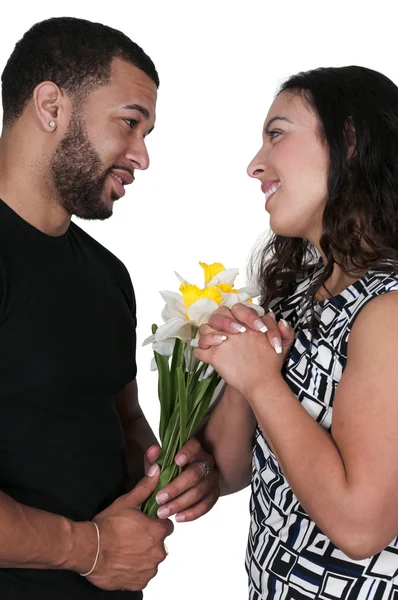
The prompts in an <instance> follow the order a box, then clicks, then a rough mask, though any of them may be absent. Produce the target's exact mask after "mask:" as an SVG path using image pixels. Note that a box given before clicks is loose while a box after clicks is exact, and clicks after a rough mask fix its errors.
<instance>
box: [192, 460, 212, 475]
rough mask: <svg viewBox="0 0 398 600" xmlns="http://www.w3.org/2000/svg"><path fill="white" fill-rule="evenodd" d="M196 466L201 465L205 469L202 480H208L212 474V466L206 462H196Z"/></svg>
mask: <svg viewBox="0 0 398 600" xmlns="http://www.w3.org/2000/svg"><path fill="white" fill-rule="evenodd" d="M195 464H197V465H200V466H201V467H202V469H203V477H202V479H206V477H207V476H208V474H209V473H210V465H209V463H208V462H206V461H205V460H196V461H195Z"/></svg>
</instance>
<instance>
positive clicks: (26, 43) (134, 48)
mask: <svg viewBox="0 0 398 600" xmlns="http://www.w3.org/2000/svg"><path fill="white" fill-rule="evenodd" d="M116 57H118V58H122V59H124V60H126V61H128V62H130V63H132V64H133V65H135V66H136V67H138V68H139V69H141V70H142V71H144V73H146V74H147V75H148V76H149V77H150V78H151V79H152V80H153V81H154V82H155V84H156V86H157V87H158V86H159V76H158V74H157V71H156V68H155V65H154V64H153V62H152V60H151V59H150V58H149V56H147V55H146V54H145V52H144V51H143V50H142V48H140V46H138V45H137V44H136V43H134V42H132V41H131V40H130V39H129V38H128V37H127V36H126V35H124V33H121V32H120V31H118V30H116V29H112V28H111V27H108V26H106V25H102V24H101V23H92V22H91V21H86V20H84V19H75V18H72V17H61V18H53V19H47V20H46V21H41V22H40V23H36V24H35V25H33V27H31V29H29V31H27V32H26V33H25V34H24V36H23V37H22V39H21V40H20V41H19V42H18V43H17V44H16V46H15V48H14V51H13V53H12V54H11V56H10V58H9V59H8V62H7V64H6V67H5V69H4V71H3V74H2V77H1V81H2V100H3V125H4V126H5V127H8V126H10V125H12V124H13V123H14V122H15V121H16V120H17V119H18V118H19V117H20V116H21V115H22V113H23V111H24V108H25V106H26V104H27V103H28V101H29V100H30V98H31V97H32V94H33V91H34V89H35V87H36V86H37V85H38V84H39V83H41V82H42V81H52V82H54V83H56V84H57V85H58V86H59V87H60V88H61V89H64V90H66V92H67V93H69V94H71V95H75V96H76V97H77V98H78V99H80V100H81V99H83V98H84V97H85V96H86V95H87V94H88V93H90V92H91V91H93V90H94V89H96V88H98V87H100V86H102V85H106V83H107V82H108V81H109V78H110V74H111V63H112V60H113V59H114V58H116Z"/></svg>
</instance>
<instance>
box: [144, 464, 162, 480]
mask: <svg viewBox="0 0 398 600" xmlns="http://www.w3.org/2000/svg"><path fill="white" fill-rule="evenodd" d="M158 472H159V465H157V464H156V463H155V464H154V465H152V466H151V468H150V469H148V473H147V475H148V477H155V475H157V473H158Z"/></svg>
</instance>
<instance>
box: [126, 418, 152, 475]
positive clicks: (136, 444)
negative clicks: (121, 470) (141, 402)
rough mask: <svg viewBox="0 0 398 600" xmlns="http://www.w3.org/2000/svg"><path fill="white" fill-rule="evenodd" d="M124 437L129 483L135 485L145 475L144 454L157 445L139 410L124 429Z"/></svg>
mask: <svg viewBox="0 0 398 600" xmlns="http://www.w3.org/2000/svg"><path fill="white" fill-rule="evenodd" d="M125 437H126V449H127V464H128V469H129V475H130V483H131V485H135V483H136V482H137V481H139V479H141V477H143V476H144V474H145V472H144V471H145V469H144V454H145V452H146V451H147V450H148V448H150V447H151V446H153V445H155V444H156V445H158V444H159V441H158V440H157V439H156V436H155V434H154V433H153V431H152V429H151V427H150V425H149V423H148V421H147V420H146V418H145V415H144V413H143V412H142V410H141V408H140V409H139V411H137V416H136V418H135V419H134V420H131V421H130V422H129V424H128V425H127V426H126V427H125Z"/></svg>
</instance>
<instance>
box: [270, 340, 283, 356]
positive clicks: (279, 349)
mask: <svg viewBox="0 0 398 600" xmlns="http://www.w3.org/2000/svg"><path fill="white" fill-rule="evenodd" d="M271 344H272V346H273V348H274V349H275V352H276V353H277V354H282V344H281V343H280V341H279V338H274V339H273V340H272V342H271Z"/></svg>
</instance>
